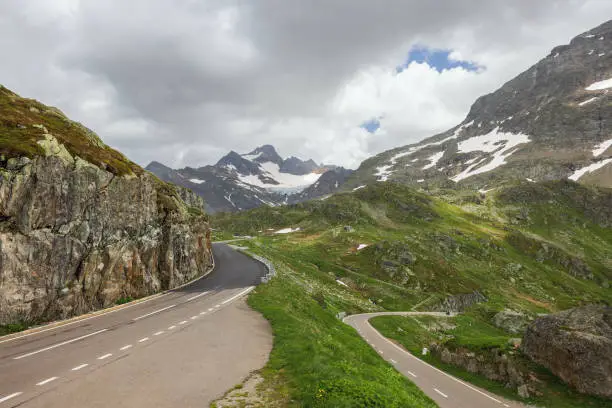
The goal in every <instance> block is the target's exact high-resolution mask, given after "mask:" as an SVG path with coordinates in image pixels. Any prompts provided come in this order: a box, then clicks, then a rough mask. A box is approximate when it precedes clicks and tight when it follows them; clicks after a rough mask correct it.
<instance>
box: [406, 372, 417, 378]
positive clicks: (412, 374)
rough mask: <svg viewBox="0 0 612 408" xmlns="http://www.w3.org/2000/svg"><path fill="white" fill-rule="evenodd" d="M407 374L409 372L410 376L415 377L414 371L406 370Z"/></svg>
mask: <svg viewBox="0 0 612 408" xmlns="http://www.w3.org/2000/svg"><path fill="white" fill-rule="evenodd" d="M406 372H407V373H408V374H410V375H411V376H413V377H414V378H417V375H416V374H415V373H413V372H412V371H406Z"/></svg>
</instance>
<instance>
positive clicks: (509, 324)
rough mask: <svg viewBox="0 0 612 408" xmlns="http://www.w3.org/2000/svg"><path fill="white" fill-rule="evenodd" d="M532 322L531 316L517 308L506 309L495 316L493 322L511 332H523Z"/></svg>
mask: <svg viewBox="0 0 612 408" xmlns="http://www.w3.org/2000/svg"><path fill="white" fill-rule="evenodd" d="M529 322H530V318H529V316H527V315H526V314H525V313H521V312H517V311H515V310H510V309H505V310H502V311H501V312H498V313H496V314H495V316H493V324H494V325H495V326H497V327H499V328H500V329H503V330H505V331H507V332H509V333H515V334H516V333H522V332H524V331H525V329H526V328H527V325H528V324H529Z"/></svg>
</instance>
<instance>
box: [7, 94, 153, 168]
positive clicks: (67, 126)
mask: <svg viewBox="0 0 612 408" xmlns="http://www.w3.org/2000/svg"><path fill="white" fill-rule="evenodd" d="M34 125H43V126H45V127H46V128H47V130H48V131H49V133H51V134H52V135H53V136H54V137H55V138H57V139H58V141H59V142H60V143H62V144H64V146H66V149H68V151H69V152H70V153H71V154H73V155H77V156H79V157H81V158H82V159H84V160H87V161H88V162H90V163H93V164H95V165H97V166H99V167H102V168H105V169H107V170H108V171H110V172H112V173H114V174H117V175H122V174H130V173H135V174H142V173H143V171H144V170H143V169H142V168H140V166H138V165H136V164H135V163H132V162H131V161H129V160H128V159H127V158H126V157H125V156H123V155H122V154H121V153H119V152H118V151H117V150H114V149H111V148H110V147H108V146H106V145H105V144H104V143H102V141H101V140H100V138H99V137H98V136H97V135H96V134H95V133H93V132H92V131H91V130H89V129H87V128H86V127H84V126H83V125H81V124H79V123H76V122H73V121H71V120H69V119H68V118H66V117H65V116H64V114H63V113H61V112H60V111H59V110H58V109H56V108H51V107H48V106H45V105H43V104H42V103H40V102H38V101H35V100H33V99H26V98H22V97H20V96H19V95H17V94H15V93H13V92H11V91H10V90H8V89H6V88H4V87H3V86H0V158H2V161H4V160H6V159H8V158H11V157H19V156H26V157H30V158H32V157H34V156H36V155H41V154H43V153H44V152H43V150H42V148H41V147H40V146H39V145H38V143H37V142H38V141H39V140H41V139H43V131H42V130H41V129H39V128H37V127H35V126H34Z"/></svg>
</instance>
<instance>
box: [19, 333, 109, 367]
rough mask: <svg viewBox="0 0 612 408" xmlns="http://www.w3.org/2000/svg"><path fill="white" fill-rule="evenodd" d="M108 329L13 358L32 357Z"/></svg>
mask: <svg viewBox="0 0 612 408" xmlns="http://www.w3.org/2000/svg"><path fill="white" fill-rule="evenodd" d="M107 330H108V329H102V330H98V331H97V332H94V333H89V334H86V335H85V336H81V337H77V338H76V339H72V340H66V341H63V342H61V343H57V344H54V345H52V346H49V347H45V348H42V349H40V350H36V351H33V352H31V353H27V354H22V355H20V356H17V357H13V360H20V359H22V358H25V357H30V356H33V355H34V354H38V353H42V352H43V351H47V350H51V349H54V348H56V347H61V346H65V345H66V344H70V343H74V342H75V341H79V340H83V339H86V338H87V337H91V336H95V335H96V334H100V333H103V332H105V331H107Z"/></svg>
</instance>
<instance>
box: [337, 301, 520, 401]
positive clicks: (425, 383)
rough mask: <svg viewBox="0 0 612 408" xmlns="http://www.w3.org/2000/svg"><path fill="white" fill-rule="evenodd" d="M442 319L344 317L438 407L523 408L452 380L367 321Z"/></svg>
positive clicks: (455, 379)
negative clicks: (377, 319)
mask: <svg viewBox="0 0 612 408" xmlns="http://www.w3.org/2000/svg"><path fill="white" fill-rule="evenodd" d="M417 315H429V316H446V314H444V313H438V312H381V313H363V314H357V315H351V316H347V317H345V318H344V322H345V323H347V324H349V325H351V326H352V327H354V328H355V329H356V330H357V331H358V332H359V335H361V337H363V338H364V340H366V341H367V342H368V344H370V345H371V346H372V347H373V348H374V349H375V350H376V351H377V352H378V354H380V356H381V357H382V358H384V359H385V360H387V361H388V362H390V363H391V364H393V366H394V367H395V368H396V369H397V370H398V371H399V372H400V373H402V374H404V375H405V376H406V377H408V378H409V379H410V381H412V382H413V383H415V384H416V385H417V386H418V387H419V388H421V390H423V392H424V393H425V394H427V395H428V396H429V397H430V398H431V399H433V400H434V401H435V402H436V403H437V404H438V405H439V406H440V407H441V408H500V407H505V408H508V407H513V408H521V407H524V405H522V404H520V403H518V402H515V401H509V400H505V399H503V398H501V397H498V396H496V395H493V394H491V393H489V392H487V391H484V390H482V389H480V388H478V387H476V386H473V385H471V384H468V383H466V382H464V381H462V380H459V379H458V378H455V377H453V376H451V375H449V374H446V373H445V372H443V371H441V370H439V369H437V368H436V367H434V366H432V365H430V364H428V363H426V362H424V361H423V360H421V359H419V358H417V357H415V356H413V355H412V354H410V353H409V352H408V351H406V350H405V349H403V348H402V347H400V346H398V345H397V344H395V343H393V342H392V341H391V340H389V339H387V338H386V337H384V336H383V335H382V334H380V333H379V332H378V330H376V329H375V328H374V327H372V325H371V324H370V322H369V320H370V319H371V318H373V317H376V316H417Z"/></svg>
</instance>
